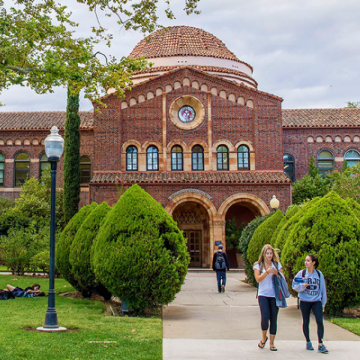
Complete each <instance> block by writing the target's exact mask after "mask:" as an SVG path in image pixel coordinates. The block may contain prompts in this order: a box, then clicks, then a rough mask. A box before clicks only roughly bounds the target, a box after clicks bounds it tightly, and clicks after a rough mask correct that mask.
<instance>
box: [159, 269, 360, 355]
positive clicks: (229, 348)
mask: <svg viewBox="0 0 360 360" xmlns="http://www.w3.org/2000/svg"><path fill="white" fill-rule="evenodd" d="M244 277H245V276H244V273H239V272H234V273H233V272H230V273H228V275H227V286H226V292H225V293H223V294H219V293H218V292H217V286H216V279H215V274H213V273H196V272H190V273H188V275H187V277H186V281H185V284H184V285H183V288H182V291H181V292H180V293H179V294H178V296H177V298H176V300H175V301H174V302H172V303H171V304H170V305H169V306H167V307H165V309H164V316H163V360H198V359H204V360H205V359H206V360H212V359H217V360H219V359H225V360H234V359H236V360H239V359H241V360H246V359H251V360H257V359H265V358H271V359H286V360H288V359H289V360H290V359H307V360H308V359H312V358H318V357H321V356H327V359H328V360H330V359H340V358H354V359H356V358H358V356H359V354H360V337H359V336H356V335H354V334H353V333H351V332H349V331H346V330H344V329H342V328H340V327H338V326H336V325H334V324H331V323H330V322H328V321H325V338H324V343H325V344H326V346H327V348H328V349H329V354H327V355H323V354H319V353H318V352H317V351H306V350H305V340H304V336H303V334H302V320H301V314H300V310H298V309H297V307H296V299H293V298H290V299H288V300H290V301H288V305H289V307H288V308H286V309H280V313H279V318H278V334H277V338H276V341H275V344H276V346H277V348H278V351H277V352H270V351H269V342H268V343H267V344H266V347H265V349H263V350H261V349H259V348H258V347H257V344H258V342H259V340H260V336H261V331H260V313H259V308H258V304H257V299H256V298H255V296H256V290H255V289H254V288H253V287H252V286H250V285H247V284H245V283H243V282H242V281H241V280H242V279H244ZM310 335H311V339H312V341H313V344H314V345H315V346H316V345H317V341H316V324H315V319H314V318H312V319H311V326H310Z"/></svg>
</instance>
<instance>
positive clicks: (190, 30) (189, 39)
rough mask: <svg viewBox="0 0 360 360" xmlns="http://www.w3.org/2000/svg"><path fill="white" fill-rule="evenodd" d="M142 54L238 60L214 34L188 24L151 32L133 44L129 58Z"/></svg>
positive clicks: (149, 56)
mask: <svg viewBox="0 0 360 360" xmlns="http://www.w3.org/2000/svg"><path fill="white" fill-rule="evenodd" d="M142 56H144V57H145V58H147V59H150V58H151V59H153V58H162V57H169V56H205V57H213V58H218V59H228V60H233V61H240V60H239V59H238V58H237V57H236V56H235V55H234V54H233V53H232V52H231V51H230V50H229V49H228V48H227V47H226V46H225V44H224V43H223V42H222V41H221V40H219V39H218V38H217V37H216V36H214V35H212V34H210V33H208V32H206V31H204V30H202V29H198V28H194V27H190V26H172V27H168V28H165V29H161V30H158V31H156V32H154V33H152V34H151V35H149V36H148V37H146V38H145V39H143V40H141V41H140V42H139V43H138V44H137V45H136V46H135V48H134V50H133V51H132V52H131V54H130V55H129V58H132V59H139V58H141V57H142Z"/></svg>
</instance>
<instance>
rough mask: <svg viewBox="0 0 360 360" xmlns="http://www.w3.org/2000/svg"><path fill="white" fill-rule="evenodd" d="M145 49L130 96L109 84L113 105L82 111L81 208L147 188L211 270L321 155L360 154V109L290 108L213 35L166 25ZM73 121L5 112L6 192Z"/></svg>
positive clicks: (15, 188) (0, 159) (10, 193)
mask: <svg viewBox="0 0 360 360" xmlns="http://www.w3.org/2000/svg"><path fill="white" fill-rule="evenodd" d="M141 56H145V57H146V58H147V59H148V60H149V61H150V62H152V63H153V66H152V67H151V68H149V69H146V70H143V71H141V72H138V73H136V74H134V77H133V82H134V86H133V87H132V89H131V90H129V91H127V92H126V93H125V97H124V98H121V99H119V98H117V97H116V96H115V95H114V94H111V90H110V91H109V95H108V96H107V97H105V98H104V99H102V101H103V102H104V103H105V104H106V105H107V107H106V109H103V108H102V109H100V110H101V112H100V113H98V112H81V114H80V116H81V156H82V157H81V159H82V160H81V169H82V183H83V185H84V186H83V187H82V195H81V204H82V205H83V204H86V203H89V202H92V201H96V202H98V203H101V202H102V201H107V202H108V203H109V204H111V205H112V204H114V203H115V202H116V201H117V200H118V197H119V188H121V187H125V188H127V187H128V186H131V184H134V183H137V184H139V185H140V186H141V187H142V188H144V189H145V190H146V191H147V192H148V193H150V194H151V195H152V196H153V197H154V198H155V199H156V200H157V201H159V202H160V203H161V204H162V206H163V207H164V208H165V209H166V210H167V211H168V213H169V214H171V215H172V216H173V217H174V219H175V220H176V221H177V223H178V226H179V227H180V228H181V229H182V230H183V231H184V233H185V235H186V238H187V239H188V250H189V253H190V256H191V264H190V266H194V267H210V265H211V259H212V255H213V252H214V249H215V246H216V244H217V243H218V242H219V241H221V242H222V243H223V244H225V224H226V222H227V221H231V220H232V219H234V218H235V220H236V223H237V224H238V225H240V224H241V223H248V222H249V221H251V220H252V219H253V218H255V217H256V216H258V215H264V214H267V213H269V212H270V208H269V201H270V199H271V198H272V196H273V195H276V197H277V198H278V200H279V201H280V208H281V209H283V210H285V209H286V208H287V207H288V206H289V205H290V204H291V180H295V179H299V178H300V177H301V176H302V175H303V174H304V173H306V171H307V167H308V163H309V159H310V156H314V157H315V159H316V160H317V164H318V166H319V167H320V168H321V170H322V171H328V170H329V169H330V168H331V166H332V167H333V168H334V167H336V166H338V165H339V166H340V165H342V162H343V161H344V158H346V159H347V160H348V161H349V160H351V159H352V160H351V161H353V162H356V161H358V160H357V156H358V154H359V151H360V146H359V136H360V111H359V110H357V109H322V110H314V109H305V110H282V109H281V102H282V99H281V98H280V97H278V96H275V95H272V94H268V93H266V92H263V91H260V90H258V88H257V86H258V84H257V82H256V81H255V79H254V78H253V77H252V67H251V66H250V65H249V64H246V63H245V62H243V61H241V60H239V59H238V58H237V57H236V56H235V55H234V54H233V53H232V52H230V51H229V50H228V49H227V48H226V46H225V45H224V44H223V43H222V42H221V41H220V40H219V39H217V38H216V37H214V36H213V35H212V34H209V33H207V32H205V31H203V30H201V29H196V28H192V27H185V26H176V27H171V28H169V29H168V30H167V31H163V30H162V31H158V32H155V33H154V34H152V35H151V39H150V41H148V40H146V39H144V40H143V41H141V42H140V43H139V44H137V45H136V47H135V48H134V50H133V51H132V53H131V54H130V57H132V58H139V57H141ZM64 123H65V113H64V112H32V113H0V196H4V197H9V198H14V197H16V196H18V193H19V186H20V185H21V183H22V182H23V181H24V179H26V178H27V177H29V176H35V177H39V176H40V173H41V170H42V169H43V168H44V167H46V166H47V165H46V164H47V163H46V155H45V157H44V146H43V143H44V138H45V137H46V136H47V134H48V133H49V129H50V128H51V126H53V125H57V126H58V127H59V128H60V129H63V128H64ZM350 158H351V159H350ZM284 166H285V172H286V174H285V173H284ZM59 168H60V176H59V178H61V173H62V163H61V162H60V167H59ZM60 185H61V183H60ZM234 264H235V260H234V259H233V261H232V265H234Z"/></svg>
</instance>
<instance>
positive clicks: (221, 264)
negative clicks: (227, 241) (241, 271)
mask: <svg viewBox="0 0 360 360" xmlns="http://www.w3.org/2000/svg"><path fill="white" fill-rule="evenodd" d="M215 269H216V270H225V269H226V262H225V257H224V255H223V253H222V252H221V253H220V252H219V253H218V254H217V257H216V261H215Z"/></svg>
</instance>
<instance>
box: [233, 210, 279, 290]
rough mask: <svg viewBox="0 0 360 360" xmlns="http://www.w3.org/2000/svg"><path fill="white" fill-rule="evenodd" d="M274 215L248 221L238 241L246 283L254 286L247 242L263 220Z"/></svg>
mask: <svg viewBox="0 0 360 360" xmlns="http://www.w3.org/2000/svg"><path fill="white" fill-rule="evenodd" d="M272 215H274V213H270V214H268V215H264V216H258V217H256V218H255V219H254V220H252V221H250V222H249V223H248V224H247V225H246V226H245V228H244V230H243V231H242V233H241V237H240V240H239V247H238V248H239V250H240V252H241V255H242V258H243V260H244V263H245V273H246V276H247V279H248V282H249V283H251V284H253V285H256V281H255V277H254V270H253V264H251V263H250V262H249V260H248V256H247V251H248V247H249V242H250V240H251V237H252V236H253V234H254V232H255V230H256V229H257V228H258V227H259V225H260V224H262V223H263V222H264V221H265V220H267V219H268V218H269V217H270V216H272Z"/></svg>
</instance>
